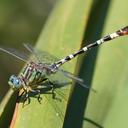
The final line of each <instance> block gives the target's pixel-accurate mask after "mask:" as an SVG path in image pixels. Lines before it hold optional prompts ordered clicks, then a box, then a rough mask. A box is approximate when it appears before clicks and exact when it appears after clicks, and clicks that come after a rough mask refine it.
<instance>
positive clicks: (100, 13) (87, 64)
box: [63, 0, 110, 128]
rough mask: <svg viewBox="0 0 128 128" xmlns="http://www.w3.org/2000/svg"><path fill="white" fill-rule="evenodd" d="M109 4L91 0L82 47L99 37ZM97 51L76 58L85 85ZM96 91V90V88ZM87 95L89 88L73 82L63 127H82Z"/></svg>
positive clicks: (90, 77) (89, 82)
mask: <svg viewBox="0 0 128 128" xmlns="http://www.w3.org/2000/svg"><path fill="white" fill-rule="evenodd" d="M109 4H110V0H104V1H102V0H96V1H94V2H93V5H92V10H91V12H90V15H89V19H88V23H87V28H86V30H85V35H84V38H83V42H84V43H82V47H83V46H85V45H87V44H90V42H89V43H85V42H88V41H91V42H93V41H96V40H97V39H99V38H101V33H102V31H103V28H104V23H105V20H106V15H107V12H108V9H109ZM97 53H98V48H94V49H92V50H91V51H89V52H88V53H87V54H86V55H85V56H81V57H79V58H78V63H77V66H76V68H77V70H76V72H79V73H78V74H79V77H80V78H82V79H84V81H85V82H86V85H88V86H91V82H92V78H93V72H94V68H95V63H96V58H97ZM79 67H80V68H79ZM96 91H97V92H98V90H96ZM88 95H89V90H87V89H84V88H83V87H80V86H78V85H76V84H75V86H74V88H73V89H72V92H71V95H70V100H69V102H68V107H67V111H66V115H65V121H64V124H63V128H82V125H83V121H84V120H83V117H84V113H85V110H86V106H87V101H88ZM78 117H79V118H78ZM90 120H91V119H90ZM85 121H87V120H85ZM94 122H96V121H94ZM92 125H93V126H94V125H95V124H94V123H92ZM96 127H97V126H96Z"/></svg>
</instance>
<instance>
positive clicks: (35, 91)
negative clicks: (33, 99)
mask: <svg viewBox="0 0 128 128" xmlns="http://www.w3.org/2000/svg"><path fill="white" fill-rule="evenodd" d="M30 91H31V92H34V93H37V95H38V96H37V99H38V102H39V103H41V100H42V97H41V96H40V90H39V89H36V90H33V89H31V90H30Z"/></svg>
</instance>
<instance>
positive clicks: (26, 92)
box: [23, 90, 30, 107]
mask: <svg viewBox="0 0 128 128" xmlns="http://www.w3.org/2000/svg"><path fill="white" fill-rule="evenodd" d="M26 101H28V103H27V104H26V105H28V104H30V97H29V91H28V90H26V91H25V97H24V98H23V107H24V106H25V102H26Z"/></svg>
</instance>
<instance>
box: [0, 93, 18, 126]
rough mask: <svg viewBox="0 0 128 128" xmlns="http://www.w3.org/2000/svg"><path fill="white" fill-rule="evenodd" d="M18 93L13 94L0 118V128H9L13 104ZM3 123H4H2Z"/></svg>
mask: <svg viewBox="0 0 128 128" xmlns="http://www.w3.org/2000/svg"><path fill="white" fill-rule="evenodd" d="M17 95H18V93H17V92H16V93H13V94H12V96H11V97H10V99H9V102H8V103H7V105H6V107H5V108H4V111H3V113H2V115H1V116H0V128H9V126H10V123H11V121H12V116H13V113H14V110H15V103H16V100H17ZM4 122H5V123H4Z"/></svg>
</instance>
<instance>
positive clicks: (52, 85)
mask: <svg viewBox="0 0 128 128" xmlns="http://www.w3.org/2000/svg"><path fill="white" fill-rule="evenodd" d="M47 80H48V83H49V84H48V86H49V87H51V91H52V98H53V99H56V93H55V87H54V83H53V82H51V81H50V80H49V79H47Z"/></svg>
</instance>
